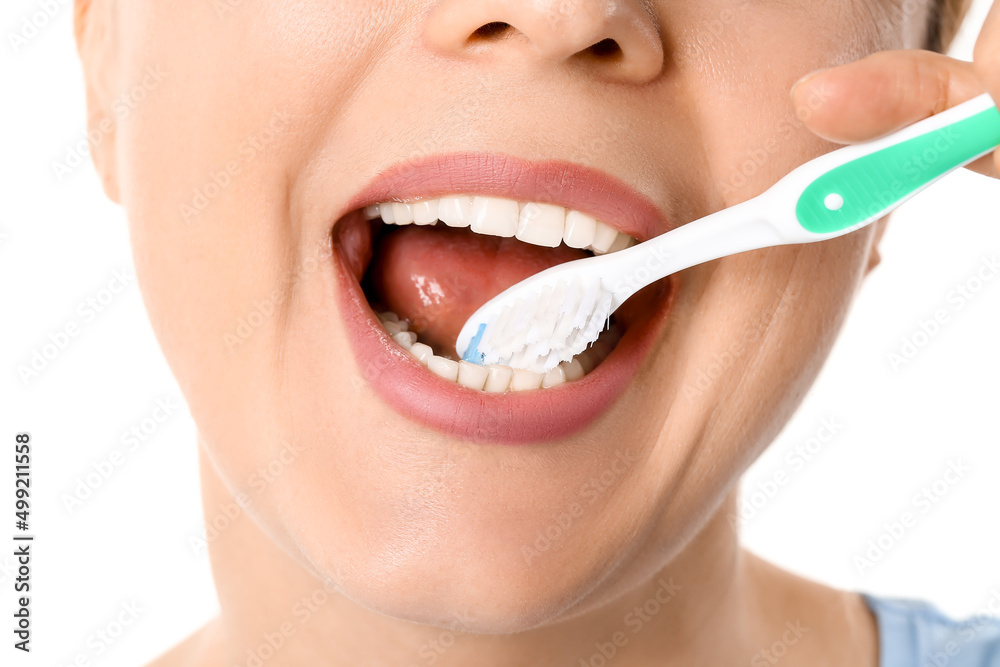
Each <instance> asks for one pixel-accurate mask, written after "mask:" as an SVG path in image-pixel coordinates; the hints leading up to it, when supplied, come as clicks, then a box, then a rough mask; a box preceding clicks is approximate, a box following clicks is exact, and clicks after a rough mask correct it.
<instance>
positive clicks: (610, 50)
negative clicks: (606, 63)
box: [585, 38, 622, 60]
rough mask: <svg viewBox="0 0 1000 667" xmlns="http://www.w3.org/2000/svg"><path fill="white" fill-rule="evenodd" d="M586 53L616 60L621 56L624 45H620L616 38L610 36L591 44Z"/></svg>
mask: <svg viewBox="0 0 1000 667" xmlns="http://www.w3.org/2000/svg"><path fill="white" fill-rule="evenodd" d="M585 53H589V54H590V55H592V56H594V57H595V58H598V59H600V60H615V59H617V58H619V57H621V55H622V47H620V46H618V42H616V41H615V40H613V39H610V38H608V39H602V40H601V41H599V42H597V43H596V44H593V45H591V46H590V47H589V48H588V49H587V50H586V51H585Z"/></svg>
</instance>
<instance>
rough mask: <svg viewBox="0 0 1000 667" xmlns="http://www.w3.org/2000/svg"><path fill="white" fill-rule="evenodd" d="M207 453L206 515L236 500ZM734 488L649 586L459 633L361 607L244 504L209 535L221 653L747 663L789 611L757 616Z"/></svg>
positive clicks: (627, 666) (398, 659) (224, 657)
mask: <svg viewBox="0 0 1000 667" xmlns="http://www.w3.org/2000/svg"><path fill="white" fill-rule="evenodd" d="M201 457H202V459H201V468H202V485H203V499H204V508H205V514H206V520H207V521H208V518H209V517H216V516H218V515H219V513H220V508H224V507H230V508H232V507H236V503H235V500H234V498H233V496H232V495H231V494H230V493H229V491H228V489H227V488H226V486H225V484H224V483H223V482H222V481H221V480H220V479H219V478H218V476H217V475H216V473H215V470H214V468H213V467H212V464H211V463H210V462H209V461H208V459H207V457H206V456H205V455H204V452H203V451H202V454H201ZM735 498H736V496H735V492H734V493H733V494H731V495H730V496H729V497H728V498H727V499H726V501H725V502H724V503H723V504H722V506H721V507H720V508H719V510H717V511H716V513H715V515H714V516H713V517H712V518H711V519H710V520H709V522H708V523H707V524H706V526H705V527H704V528H703V529H702V530H701V532H700V533H699V534H698V535H696V536H695V537H694V538H693V539H692V540H691V541H690V542H689V544H688V545H687V546H686V547H685V548H684V550H683V551H682V552H681V553H680V554H679V555H678V556H676V557H675V558H673V559H672V560H671V561H670V563H669V564H668V565H667V566H666V567H664V568H662V569H661V570H660V571H659V572H657V573H656V574H655V575H654V576H652V577H651V578H649V579H648V580H647V581H646V582H645V583H644V584H643V585H641V586H639V587H637V588H636V589H634V590H632V591H631V592H629V593H627V594H625V595H624V596H622V597H620V598H618V599H617V600H615V601H614V602H612V603H610V604H607V605H605V606H603V607H600V608H598V609H595V610H592V611H588V612H586V613H585V614H582V615H579V616H576V617H574V618H571V619H569V620H562V621H559V622H555V623H553V624H550V625H547V626H544V627H540V628H537V629H533V630H530V631H526V632H521V633H517V634H512V635H504V636H490V635H477V634H471V633H465V632H462V630H461V627H462V622H461V619H460V618H456V619H455V624H454V627H453V628H441V627H432V626H427V625H420V624H416V623H412V622H409V621H404V620H399V619H396V618H391V617H388V616H384V615H382V614H379V613H376V612H373V611H370V610H368V609H365V608H363V607H360V606H359V605H357V604H356V603H354V602H353V601H351V600H349V599H347V598H346V597H344V596H343V595H341V594H340V593H338V592H336V591H335V590H334V589H333V587H332V586H329V585H324V583H323V582H322V581H320V580H319V579H317V578H316V576H315V575H314V574H313V573H312V572H311V571H309V570H308V569H306V568H305V567H303V566H302V565H301V564H300V563H299V561H297V560H296V559H295V558H294V557H293V556H291V555H289V554H288V553H286V552H285V551H284V550H282V549H281V548H280V547H278V546H277V545H276V544H275V543H274V542H273V541H272V540H271V539H270V538H269V537H268V536H267V535H266V534H265V533H264V532H263V531H262V530H261V529H260V527H259V526H258V525H257V524H256V522H255V521H254V520H253V518H252V517H249V516H248V515H247V512H246V511H240V512H239V513H238V516H236V518H234V519H232V520H231V521H230V522H229V525H228V526H227V527H226V528H225V530H223V531H221V532H220V533H218V535H217V536H216V537H215V539H214V540H212V541H211V543H210V545H209V554H210V558H211V563H212V568H213V574H214V577H215V581H216V587H217V591H218V596H219V603H220V607H221V614H220V617H219V619H217V621H216V623H215V625H216V628H215V629H216V630H217V631H218V641H219V646H218V647H217V651H218V653H217V654H218V655H220V658H221V659H220V660H219V662H220V664H225V665H239V666H241V667H242V666H246V667H250V666H252V665H259V664H263V663H266V664H267V665H268V667H284V666H292V665H304V664H324V665H330V666H333V667H336V666H338V665H345V666H346V665H352V666H353V665H358V664H379V665H382V664H387V665H388V664H392V665H404V666H419V667H424V666H429V665H435V667H451V666H452V665H469V664H475V665H482V666H483V667H491V666H493V665H496V666H500V665H504V666H506V665H511V664H518V665H534V664H539V665H552V664H559V665H573V666H578V667H590V666H597V665H610V664H611V663H612V658H613V663H614V665H615V667H640V666H645V665H654V664H655V665H658V666H660V667H671V666H673V665H675V664H676V665H678V666H679V665H690V664H695V663H697V664H720V665H722V664H745V663H747V662H748V660H749V659H750V658H751V657H752V656H753V655H754V654H755V653H756V652H757V651H759V650H760V647H762V646H767V645H770V643H771V641H770V639H768V640H767V641H766V642H765V640H764V638H771V639H773V632H774V630H773V628H772V629H769V630H768V632H766V633H765V632H761V630H760V628H762V627H766V626H769V625H774V628H777V627H778V626H779V625H780V621H776V623H777V624H767V623H764V622H763V621H762V620H761V618H759V615H760V614H761V613H763V612H762V609H761V605H760V604H756V603H755V602H754V601H755V600H757V599H758V596H756V595H755V591H756V590H757V589H758V588H759V586H758V585H757V584H756V582H755V579H756V578H757V577H755V576H754V573H755V572H756V571H757V570H758V569H759V568H758V567H757V566H756V565H755V563H756V562H757V561H756V559H754V558H753V557H752V556H750V555H749V554H746V553H745V552H742V551H741V550H740V548H739V545H738V539H737V535H736V534H735V532H734V531H733V530H732V529H731V528H730V526H729V525H728V524H727V522H726V520H725V517H726V515H727V514H728V513H729V512H731V511H734V509H735ZM230 514H235V512H230ZM776 618H777V617H776ZM780 618H781V619H783V620H786V619H787V618H788V616H786V615H781V616H780ZM755 629H756V630H755ZM779 634H780V633H779ZM794 662H796V661H791V660H789V661H787V663H788V665H789V666H790V665H791V664H793V663H794Z"/></svg>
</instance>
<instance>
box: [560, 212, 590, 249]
mask: <svg viewBox="0 0 1000 667" xmlns="http://www.w3.org/2000/svg"><path fill="white" fill-rule="evenodd" d="M595 231H597V220H594V219H593V218H592V217H590V216H589V215H584V214H583V213H579V212H578V211H570V212H569V213H567V214H566V230H565V231H564V232H563V238H564V239H565V240H566V245H568V246H569V247H570V248H586V247H587V246H589V245H590V244H591V243H593V242H594V232H595Z"/></svg>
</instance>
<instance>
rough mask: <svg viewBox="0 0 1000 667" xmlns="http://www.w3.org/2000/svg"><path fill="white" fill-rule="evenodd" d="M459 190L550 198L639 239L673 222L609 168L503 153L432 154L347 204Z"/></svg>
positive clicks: (386, 174) (378, 180)
mask: <svg viewBox="0 0 1000 667" xmlns="http://www.w3.org/2000/svg"><path fill="white" fill-rule="evenodd" d="M457 194H468V195H483V196H495V197H505V198H508V199H516V200H518V201H531V202H537V203H551V204H557V205H559V206H563V207H565V208H567V209H572V210H576V211H580V212H581V213H585V214H587V215H590V216H592V217H594V218H597V219H598V220H601V221H603V222H605V223H606V224H608V225H610V226H612V227H614V228H615V229H617V230H618V231H620V232H623V233H625V234H628V235H629V236H632V237H633V238H636V239H638V240H639V241H645V240H648V239H650V238H653V237H654V236H657V235H658V234H660V233H662V232H665V231H668V230H669V229H670V228H671V226H672V225H670V223H669V222H668V221H667V220H666V218H665V216H664V215H663V214H662V213H661V212H660V210H659V209H658V208H657V206H656V205H655V204H654V203H653V202H652V201H650V200H649V199H648V198H647V197H645V196H643V195H642V194H640V193H639V192H637V191H636V190H635V189H633V188H632V187H630V186H628V185H627V184H625V183H624V182H622V181H621V180H619V179H617V178H615V177H614V176H611V175H609V174H607V173H606V172H603V171H599V170H597V169H593V168H591V167H586V166H582V165H578V164H574V163H572V162H566V161H562V160H545V161H530V160H525V159H523V158H517V157H513V156H510V155H503V154H499V153H448V154H440V155H430V156H427V157H423V158H418V159H416V160H411V161H408V162H404V163H401V164H397V165H394V166H392V167H389V168H388V169H386V170H384V171H382V172H381V173H379V174H378V175H377V176H376V177H375V178H374V179H372V181H371V182H370V183H369V184H368V185H367V186H365V188H364V189H362V191H361V192H359V193H358V194H357V195H355V196H354V198H353V199H352V200H351V201H350V203H349V204H348V205H347V207H346V211H345V212H349V211H354V210H357V209H361V208H364V207H365V206H369V205H372V204H380V203H383V202H388V201H407V200H412V199H418V198H433V197H442V196H449V195H457Z"/></svg>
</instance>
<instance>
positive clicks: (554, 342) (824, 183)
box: [455, 94, 1000, 373]
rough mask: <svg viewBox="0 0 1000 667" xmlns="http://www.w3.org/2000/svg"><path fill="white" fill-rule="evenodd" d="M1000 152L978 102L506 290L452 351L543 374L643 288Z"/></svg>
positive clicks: (850, 221)
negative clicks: (660, 231)
mask: <svg viewBox="0 0 1000 667" xmlns="http://www.w3.org/2000/svg"><path fill="white" fill-rule="evenodd" d="M998 145H1000V111H998V110H997V107H996V105H995V104H994V102H993V100H992V99H991V98H990V96H989V95H986V94H984V95H980V96H979V97H976V98H974V99H972V100H969V101H968V102H965V103H963V104H960V105H958V106H956V107H953V108H951V109H949V110H947V111H944V112H942V113H939V114H937V115H934V116H931V117H930V118H927V119H925V120H922V121H920V122H918V123H915V124H913V125H910V126H909V127H906V128H904V129H902V130H900V131H898V132H895V133H893V134H891V135H889V136H886V137H883V138H881V139H877V140H875V141H871V142H867V143H863V144H855V145H853V146H847V147H845V148H840V149H838V150H835V151H833V152H830V153H827V154H826V155H822V156H820V157H818V158H816V159H814V160H811V161H809V162H807V163H805V164H803V165H802V166H800V167H798V168H797V169H795V170H793V171H792V172H791V173H789V174H788V175H787V176H785V177H784V178H782V179H781V180H780V181H778V182H777V183H776V184H775V185H773V186H772V187H771V188H770V189H769V190H767V191H766V192H764V193H763V194H761V195H759V196H757V197H754V198H753V199H750V200H748V201H745V202H743V203H741V204H737V205H736V206H732V207H730V208H727V209H724V210H722V211H719V212H717V213H714V214H712V215H709V216H707V217H704V218H701V219H700V220H696V221H694V222H690V223H688V224H686V225H682V226H681V227H678V228H677V229H674V230H673V231H670V232H668V233H666V234H662V235H660V236H658V237H656V238H653V239H650V240H649V241H645V242H644V243H639V244H637V245H634V246H632V247H630V248H626V249H625V250H620V251H618V252H616V253H611V254H607V255H601V256H598V257H588V258H586V259H580V260H575V261H572V262H567V263H565V264H560V265H558V266H554V267H552V268H550V269H547V270H545V271H542V272H540V273H538V274H536V275H534V276H532V277H530V278H528V279H526V280H524V281H522V282H520V283H518V284H516V285H514V286H513V287H511V288H509V289H507V290H505V291H504V292H502V293H500V294H499V295H498V296H496V297H494V298H493V299H491V300H490V301H488V302H487V303H486V304H485V305H484V306H482V307H481V308H480V309H479V310H477V311H476V312H475V313H474V314H473V315H472V317H470V318H469V320H468V321H467V322H466V323H465V326H463V328H462V331H461V333H459V336H458V342H457V343H456V346H455V348H456V351H457V352H458V354H459V355H460V356H461V357H462V359H463V360H465V361H469V362H473V363H477V364H482V365H487V364H503V365H507V366H513V367H514V368H525V369H528V370H532V371H535V372H540V373H541V372H546V371H549V370H551V369H552V368H554V367H555V366H557V365H558V364H559V363H560V362H563V361H569V360H570V359H572V358H573V357H574V356H576V355H577V354H579V353H581V352H583V351H584V350H585V349H586V348H587V347H588V346H589V345H591V344H592V343H593V342H594V341H595V340H597V337H598V336H599V335H600V333H601V331H603V330H604V329H605V328H606V326H607V324H608V322H609V318H610V317H611V314H612V313H613V312H615V310H616V309H617V308H618V307H619V306H621V305H622V304H623V303H624V302H625V301H626V300H627V299H628V298H629V297H631V296H632V295H633V294H635V293H636V292H638V291H639V290H640V289H642V288H643V287H645V286H646V285H649V284H650V283H653V282H655V281H657V280H659V279H661V278H664V277H665V276H668V275H670V274H672V273H676V272H677V271H681V270H683V269H686V268H689V267H692V266H695V265H697V264H701V263H703V262H707V261H710V260H713V259H718V258H720V257H725V256H727V255H733V254H736V253H740V252H745V251H747V250H755V249H758V248H767V247H771V246H778V245H785V244H792V243H812V242H814V241H823V240H826V239H832V238H835V237H838V236H842V235H844V234H848V233H850V232H853V231H855V230H857V229H860V228H861V227H864V226H866V225H869V224H871V223H872V222H874V221H876V220H878V219H880V218H882V217H884V216H885V215H886V214H888V213H889V212H890V211H893V210H894V209H896V208H897V207H898V206H899V205H900V204H902V203H903V202H905V201H907V200H908V199H910V198H911V197H913V196H914V195H916V194H917V193H918V192H921V191H922V190H924V189H925V188H926V187H928V186H929V185H931V184H932V183H935V182H936V181H938V180H939V179H941V178H942V177H943V176H945V175H947V174H948V173H950V172H952V171H954V170H956V169H959V168H960V167H963V166H965V165H967V164H968V163H970V162H972V161H974V160H976V159H978V158H980V157H982V156H984V155H987V154H988V153H990V152H991V151H993V150H994V149H996V148H997V146H998Z"/></svg>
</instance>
